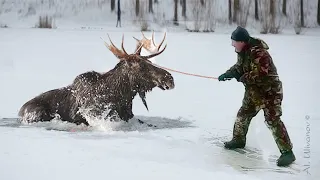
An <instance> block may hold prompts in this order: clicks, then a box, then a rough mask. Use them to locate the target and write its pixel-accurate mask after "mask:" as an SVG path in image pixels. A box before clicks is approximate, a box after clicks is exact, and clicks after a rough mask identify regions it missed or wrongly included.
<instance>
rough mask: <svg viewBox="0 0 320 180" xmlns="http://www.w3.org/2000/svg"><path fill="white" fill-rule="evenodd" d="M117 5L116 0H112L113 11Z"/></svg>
mask: <svg viewBox="0 0 320 180" xmlns="http://www.w3.org/2000/svg"><path fill="white" fill-rule="evenodd" d="M115 7H116V0H111V11H114V9H115Z"/></svg>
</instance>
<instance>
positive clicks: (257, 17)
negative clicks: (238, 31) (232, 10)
mask: <svg viewBox="0 0 320 180" xmlns="http://www.w3.org/2000/svg"><path fill="white" fill-rule="evenodd" d="M254 18H255V19H256V20H259V8H258V0H255V1H254Z"/></svg>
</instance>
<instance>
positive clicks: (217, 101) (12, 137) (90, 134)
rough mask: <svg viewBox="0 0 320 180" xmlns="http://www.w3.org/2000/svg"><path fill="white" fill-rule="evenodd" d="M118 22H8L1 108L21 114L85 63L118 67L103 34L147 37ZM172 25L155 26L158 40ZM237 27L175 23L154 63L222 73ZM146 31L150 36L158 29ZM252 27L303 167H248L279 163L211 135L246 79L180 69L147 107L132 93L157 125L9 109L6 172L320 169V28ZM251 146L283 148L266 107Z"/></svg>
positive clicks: (237, 173) (266, 175)
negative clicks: (41, 118)
mask: <svg viewBox="0 0 320 180" xmlns="http://www.w3.org/2000/svg"><path fill="white" fill-rule="evenodd" d="M110 24H111V23H110ZM98 27H99V26H98ZM112 27H114V26H112ZM112 27H109V28H108V27H105V28H103V29H98V28H97V29H81V28H58V29H34V28H22V27H20V28H7V29H4V28H3V29H0V49H1V56H0V83H1V87H0V102H1V103H0V118H15V117H17V113H18V111H19V108H20V107H21V106H22V104H23V103H25V102H26V101H27V100H29V99H31V98H33V97H34V96H36V95H38V94H40V93H42V92H45V91H47V90H50V89H53V88H57V87H62V86H66V85H68V84H69V83H71V82H72V80H73V79H74V78H75V76H77V75H78V74H80V73H83V72H85V71H91V70H95V71H98V72H106V71H108V70H110V69H111V68H113V67H114V66H115V65H116V63H117V62H118V60H117V59H116V58H115V56H114V55H113V54H112V53H111V52H110V51H109V50H108V49H107V48H106V47H105V46H104V44H103V41H102V40H101V39H100V37H103V38H104V39H106V40H107V39H108V38H107V34H106V33H109V35H110V37H111V39H112V41H113V42H114V43H115V44H116V45H117V46H118V47H120V43H121V38H122V34H124V35H125V39H124V40H125V43H124V46H125V48H126V50H127V52H133V51H134V48H135V45H136V44H135V43H136V41H135V40H134V39H133V38H132V36H135V37H138V38H141V37H142V35H141V33H139V32H137V31H134V30H133V29H132V28H131V27H127V28H121V29H117V28H115V27H114V28H112ZM164 31H166V29H163V30H162V31H160V32H159V31H157V32H156V33H155V39H156V41H157V42H160V40H161V39H162V37H163V34H164ZM230 31H231V29H220V30H219V31H218V32H216V33H188V32H180V31H179V32H175V31H168V32H167V39H166V42H165V43H167V44H168V47H167V49H166V50H165V52H164V53H163V54H161V55H160V56H158V57H156V63H157V64H159V65H161V66H164V67H168V68H172V69H176V70H180V71H184V72H189V73H195V74H201V75H208V76H214V77H217V76H219V75H220V74H221V73H223V72H225V70H227V69H228V68H229V67H230V66H232V65H233V64H234V63H235V62H236V53H234V49H233V47H232V46H231V41H230V34H229V32H230ZM145 35H146V36H147V37H150V36H151V32H145ZM252 35H253V36H259V37H260V38H262V39H264V40H265V41H266V42H267V43H268V45H269V46H270V53H271V55H272V56H273V59H274V62H275V64H276V66H277V68H278V72H279V75H280V78H281V80H282V81H283V85H284V101H283V116H282V119H283V121H284V123H285V125H286V126H287V129H288V131H289V134H290V138H291V139H292V142H293V144H294V152H295V154H296V157H297V161H296V165H295V166H297V167H298V169H300V172H299V173H298V174H295V175H291V174H287V173H279V172H270V171H267V170H259V171H253V172H251V171H250V172H243V171H241V170H240V169H239V165H251V166H253V167H254V166H264V167H271V168H275V167H276V166H275V165H274V164H268V163H267V162H266V161H258V162H251V161H250V160H247V159H246V158H245V157H244V156H243V155H236V154H232V153H229V152H227V151H226V150H224V149H222V148H220V147H218V146H216V145H213V144H212V143H211V140H212V138H215V137H220V136H221V137H224V136H227V137H228V138H230V137H231V130H232V127H233V122H234V120H235V115H236V113H237V111H238V109H239V107H240V105H241V101H242V98H243V93H244V88H243V85H241V84H240V83H238V82H237V81H235V80H232V81H227V82H219V81H217V80H215V79H205V78H199V77H193V76H187V75H183V74H178V73H174V72H172V75H173V77H174V79H175V84H176V87H175V89H173V90H170V91H162V90H160V89H154V90H153V91H152V92H150V93H149V94H147V102H148V106H149V111H147V110H146V109H145V107H144V105H143V104H142V102H141V100H140V99H139V98H136V99H134V106H133V112H134V113H135V115H137V116H138V117H139V118H140V119H143V120H145V121H146V122H150V123H152V124H156V125H158V126H159V127H160V128H158V129H150V128H144V127H141V126H139V125H138V124H137V123H135V122H132V123H129V124H112V123H97V126H95V127H93V128H89V129H86V128H85V127H82V126H75V125H72V124H67V123H61V122H59V121H53V122H51V123H38V124H35V125H23V126H18V125H17V124H14V123H13V121H12V120H11V119H0V134H1V135H0V142H1V146H0V160H1V161H0V177H1V179H6V180H22V179H23V180H27V179H32V180H40V179H41V180H42V179H48V180H50V179H78V180H80V179H101V178H109V179H110V178H117V179H128V178H130V179H150V178H152V179H194V178H199V179H213V178H217V179H223V178H226V179H239V180H241V179H246V180H248V179H249V180H251V179H252V180H256V179H290V180H292V179H319V176H320V174H319V171H317V167H319V166H320V162H319V159H320V155H319V153H320V145H319V143H317V141H316V137H317V136H319V135H320V131H319V130H320V128H319V125H320V113H319V106H318V101H319V98H318V92H319V91H320V86H319V84H320V80H319V79H318V78H317V77H318V76H319V71H318V66H319V62H318V58H317V57H319V56H320V52H319V50H318V49H319V48H318V47H319V46H320V36H319V35H320V31H319V30H318V29H314V30H307V31H305V32H304V33H303V35H299V36H297V35H295V34H294V31H293V30H291V31H287V32H285V33H283V34H278V35H260V34H255V33H252ZM303 47H305V48H306V49H302V48H303ZM50 129H51V131H50ZM48 130H49V131H48ZM248 146H250V147H256V148H258V149H260V150H263V152H264V155H265V156H268V155H276V156H279V152H278V150H277V147H276V145H275V143H274V141H273V139H272V136H271V133H270V132H269V130H268V129H267V128H266V126H265V124H264V117H263V112H262V111H261V112H260V113H259V114H258V115H257V116H256V117H255V118H254V120H253V121H252V124H251V125H250V129H249V133H248ZM309 151H310V153H309ZM283 170H286V168H283Z"/></svg>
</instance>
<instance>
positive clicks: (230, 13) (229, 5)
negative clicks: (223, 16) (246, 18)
mask: <svg viewBox="0 0 320 180" xmlns="http://www.w3.org/2000/svg"><path fill="white" fill-rule="evenodd" d="M319 1H320V0H319ZM228 9H229V11H228V12H229V16H228V18H229V24H231V23H232V4H231V0H229V2H228Z"/></svg>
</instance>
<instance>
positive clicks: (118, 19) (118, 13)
mask: <svg viewBox="0 0 320 180" xmlns="http://www.w3.org/2000/svg"><path fill="white" fill-rule="evenodd" d="M118 25H120V27H121V7H120V0H118V11H117V25H116V27H118Z"/></svg>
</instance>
